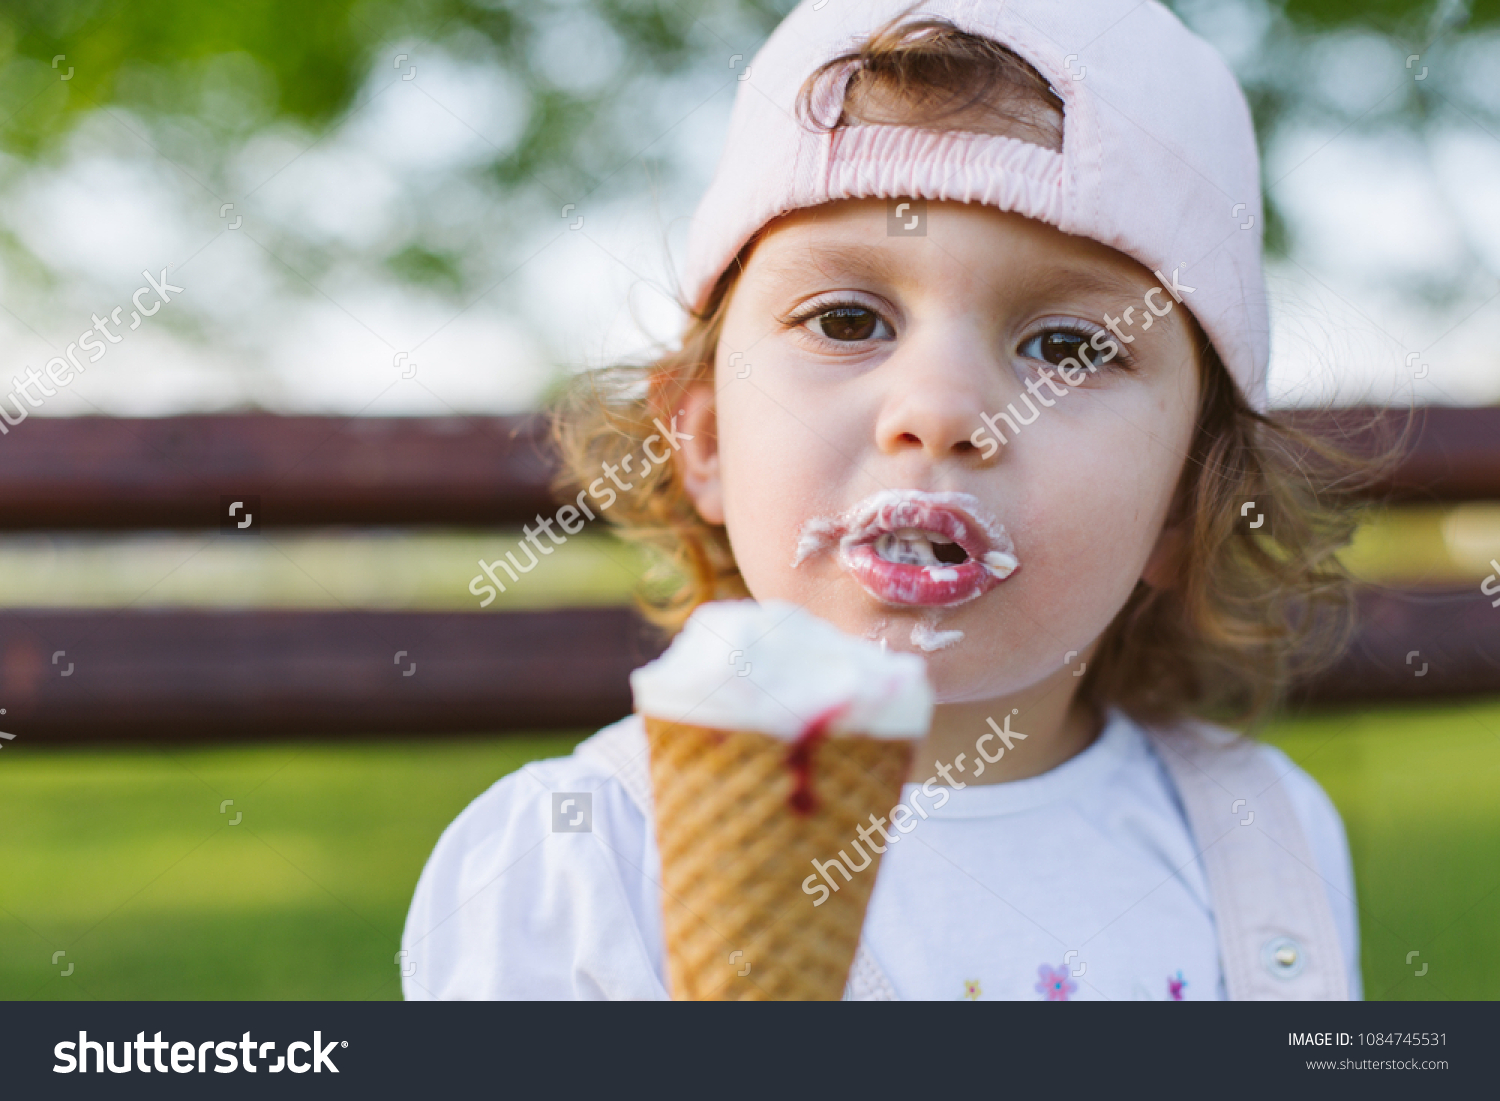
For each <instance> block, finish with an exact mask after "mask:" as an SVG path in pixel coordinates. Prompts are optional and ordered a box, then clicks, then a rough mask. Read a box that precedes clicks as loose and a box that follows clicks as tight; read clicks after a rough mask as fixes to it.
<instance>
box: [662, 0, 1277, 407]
mask: <svg viewBox="0 0 1500 1101" xmlns="http://www.w3.org/2000/svg"><path fill="white" fill-rule="evenodd" d="M903 14H904V15H906V16H907V17H909V18H912V19H919V18H938V19H945V20H947V21H948V22H950V23H952V24H953V25H954V26H956V27H957V28H958V29H959V30H961V31H965V32H967V33H969V34H974V35H981V36H983V37H986V38H990V39H993V40H995V41H996V42H999V43H1001V44H1002V45H1004V46H1007V47H1009V48H1010V49H1011V50H1013V51H1014V52H1015V53H1016V54H1017V55H1019V56H1020V57H1021V58H1023V59H1024V60H1026V61H1027V62H1029V63H1030V64H1031V65H1032V67H1034V68H1035V69H1036V70H1037V71H1038V72H1039V73H1041V74H1042V76H1043V77H1044V78H1045V79H1046V80H1047V81H1048V83H1050V84H1051V86H1052V90H1053V91H1054V92H1056V93H1057V95H1058V97H1059V98H1060V99H1061V100H1062V101H1063V142H1062V152H1061V153H1060V154H1059V153H1054V152H1052V151H1051V150H1050V149H1045V148H1043V147H1042V146H1039V145H1033V144H1031V143H1028V142H1024V141H1019V140H1017V139H1015V138H1010V137H1002V136H997V135H991V134H974V133H966V132H961V131H946V132H944V131H935V130H923V129H919V128H916V127H903V126H884V125H854V126H847V127H840V128H838V129H832V130H825V129H821V128H816V127H813V126H810V125H808V123H807V121H805V120H804V118H802V117H801V116H799V114H798V110H797V99H798V95H799V93H800V92H801V89H802V86H803V83H804V82H805V81H806V80H807V78H808V77H809V76H811V75H812V74H813V73H814V72H815V71H816V70H817V69H818V68H819V67H821V66H822V65H823V64H825V63H826V62H828V61H831V60H832V59H833V58H835V57H838V56H839V55H841V54H843V53H846V52H847V51H849V50H851V49H853V48H855V47H856V46H857V45H858V44H859V43H861V42H863V41H864V40H865V39H867V38H868V37H869V36H870V35H871V34H872V33H873V32H875V31H877V30H879V29H880V28H881V27H883V26H884V25H885V24H887V23H888V22H890V21H891V20H892V19H894V18H896V17H897V16H900V15H903ZM852 71H853V67H852V66H849V67H846V68H845V69H844V70H843V71H842V72H841V73H836V74H835V78H834V79H830V80H825V81H823V82H821V83H820V85H819V87H818V89H817V93H816V94H815V96H814V97H813V99H812V101H811V103H810V105H809V106H810V107H811V110H812V113H813V115H814V117H815V118H817V119H819V120H822V121H825V122H830V123H831V122H832V121H834V120H836V119H837V118H838V115H839V113H840V110H841V108H842V104H843V96H844V88H845V85H846V84H847V83H848V79H849V76H850V75H851V74H852ZM742 77H743V79H742V81H741V84H740V88H739V93H738V95H737V97H736V99H735V104H734V112H733V114H732V116H731V118H730V124H729V133H728V136H727V139H726V142H725V146H724V153H723V155H722V157H721V158H720V161H719V166H718V171H717V172H716V173H715V175H714V178H713V182H712V183H711V184H710V185H709V188H708V191H707V193H706V194H705V195H704V197H703V200H702V202H701V203H700V204H699V206H698V210H697V213H696V215H695V216H694V219H693V224H692V229H691V233H690V236H689V241H688V255H687V265H686V268H685V271H684V273H683V291H684V293H685V295H686V297H687V300H688V302H689V304H691V305H692V306H693V307H694V308H695V309H699V310H701V309H702V308H703V307H704V305H705V303H706V300H707V298H708V296H709V294H710V293H711V292H712V290H713V287H714V284H715V283H716V282H717V281H718V279H719V276H720V275H722V274H723V272H724V269H725V268H727V267H728V266H729V264H730V263H731V262H732V261H733V260H734V258H735V256H736V255H738V254H739V251H740V250H741V249H742V248H743V247H744V245H745V243H746V242H747V241H749V240H750V238H751V237H753V236H754V235H755V233H756V232H757V231H759V230H760V229H761V228H762V227H763V226H765V225H766V223H768V222H770V221H771V220H772V219H774V218H776V217H779V216H780V215H782V214H785V213H787V212H788V211H791V210H798V209H801V208H804V207H810V206H817V205H818V204H820V203H825V202H829V201H832V200H835V199H864V198H898V197H899V198H912V199H929V200H942V199H947V200H953V201H956V202H965V203H985V204H987V205H989V206H993V207H996V208H997V209H999V210H1006V211H1013V212H1015V213H1017V214H1022V215H1024V216H1026V217H1028V218H1035V219H1036V220H1037V221H1040V222H1045V223H1047V224H1048V225H1052V226H1056V227H1057V228H1058V229H1060V230H1062V231H1063V232H1065V233H1072V234H1076V235H1078V236H1081V237H1089V238H1092V239H1093V240H1096V241H1100V242H1103V243H1104V244H1106V245H1109V246H1110V247H1112V248H1115V249H1118V250H1119V251H1120V252H1123V253H1124V254H1125V255H1127V256H1130V257H1132V258H1133V259H1135V260H1137V261H1138V262H1140V263H1141V264H1143V265H1145V266H1146V267H1147V268H1148V269H1150V270H1151V271H1153V272H1156V273H1157V275H1158V278H1159V279H1161V280H1162V282H1163V284H1164V285H1165V286H1166V287H1167V288H1168V289H1169V290H1172V291H1173V294H1174V297H1177V298H1178V300H1179V301H1181V302H1183V303H1184V304H1185V305H1186V306H1187V307H1188V308H1189V309H1190V310H1191V311H1192V313H1193V316H1194V317H1196V318H1197V320H1198V323H1199V324H1200V325H1202V326H1203V329H1204V331H1205V332H1206V333H1207V334H1208V337H1209V339H1210V340H1212V341H1213V345H1214V348H1215V349H1216V350H1217V351H1218V353H1219V356H1220V358H1221V359H1222V360H1223V361H1224V364H1225V366H1226V367H1227V368H1228V369H1229V373H1230V375H1231V376H1232V377H1233V378H1234V379H1235V381H1236V382H1237V383H1238V385H1239V387H1240V389H1241V391H1242V392H1243V394H1244V395H1245V397H1246V399H1247V400H1248V401H1249V403H1250V404H1251V405H1252V406H1253V407H1254V408H1256V409H1264V408H1265V406H1266V362H1267V359H1268V356H1269V343H1270V341H1269V335H1270V334H1269V327H1270V325H1269V318H1268V314H1267V309H1266V290H1265V277H1264V274H1263V273H1262V271H1261V235H1260V225H1261V220H1262V219H1261V200H1260V173H1259V160H1258V157H1257V154H1256V148H1255V132H1254V129H1253V127H1252V125H1251V120H1250V110H1249V107H1248V106H1247V105H1246V103H1245V97H1244V95H1243V94H1242V93H1241V91H1240V88H1239V85H1238V84H1237V83H1236V82H1235V79H1234V76H1233V74H1232V73H1230V71H1229V69H1228V67H1227V66H1226V65H1225V64H1224V61H1223V59H1221V58H1220V57H1219V55H1218V54H1217V53H1215V52H1214V50H1213V48H1212V47H1210V46H1209V45H1208V44H1207V43H1206V42H1204V41H1203V40H1202V39H1200V38H1198V37H1197V36H1196V35H1194V34H1193V33H1192V32H1191V31H1189V30H1188V29H1187V28H1186V27H1184V26H1183V25H1182V23H1180V22H1179V21H1178V19H1177V17H1176V16H1174V15H1173V14H1172V13H1171V12H1169V11H1167V10H1166V8H1164V7H1162V6H1161V5H1160V4H1159V3H1156V2H1155V0H1147V2H1145V3H1140V2H1138V0H931V2H929V3H925V4H921V5H919V6H916V7H913V6H912V5H911V2H910V0H804V2H803V3H802V4H800V5H799V6H798V7H797V8H796V10H794V11H793V12H792V13H791V14H790V15H789V16H787V18H786V19H785V20H784V21H783V22H782V24H781V25H780V26H779V27H777V28H776V31H775V32H774V33H773V34H772V35H771V37H770V39H769V40H768V41H767V42H766V44H765V46H763V47H762V48H761V50H760V52H759V53H758V54H756V56H755V59H754V60H753V61H752V62H751V63H750V66H749V69H748V72H746V73H743V74H742Z"/></svg>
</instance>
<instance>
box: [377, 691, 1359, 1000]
mask: <svg viewBox="0 0 1500 1101" xmlns="http://www.w3.org/2000/svg"><path fill="white" fill-rule="evenodd" d="M623 723H624V724H626V725H627V726H629V727H632V728H633V729H632V733H633V734H634V736H635V737H638V738H639V739H640V744H641V747H642V752H643V753H644V747H645V740H644V733H643V732H641V731H640V729H639V720H637V719H635V718H633V717H632V718H629V719H626V720H623ZM1259 752H1261V753H1263V754H1266V755H1268V757H1269V763H1270V764H1272V765H1273V766H1274V768H1275V770H1276V772H1277V774H1279V775H1281V776H1282V777H1283V779H1282V784H1283V785H1284V787H1285V789H1286V792H1287V795H1288V797H1289V798H1290V800H1291V803H1292V806H1293V807H1294V809H1295V811H1296V813H1297V817H1298V821H1299V822H1300V823H1301V825H1302V827H1303V830H1304V832H1305V833H1306V835H1307V840H1308V844H1309V846H1310V847H1311V849H1312V852H1313V855H1314V858H1315V860H1316V861H1317V864H1318V870H1319V872H1320V874H1321V876H1322V878H1323V880H1324V882H1325V884H1326V885H1327V890H1328V897H1329V902H1330V904H1331V906H1332V910H1333V915H1334V921H1335V925H1336V926H1337V929H1338V934H1339V940H1340V944H1341V947H1342V949H1343V953H1344V959H1345V962H1346V964H1347V966H1348V972H1349V990H1350V996H1351V997H1352V998H1358V997H1360V994H1361V983H1360V972H1359V933H1358V925H1357V923H1356V920H1355V901H1354V876H1353V871H1352V869H1351V867H1350V864H1349V852H1348V844H1347V842H1346V840H1345V837H1344V829H1343V824H1342V822H1341V821H1340V820H1339V816H1338V812H1337V811H1336V810H1335V809H1334V807H1333V804H1332V803H1331V802H1330V801H1329V799H1328V796H1327V795H1325V794H1324V792H1323V790H1322V788H1320V787H1319V786H1318V784H1317V782H1316V781H1315V780H1313V779H1312V777H1310V776H1308V775H1307V773H1305V772H1303V771H1302V770H1301V769H1300V768H1298V767H1297V766H1296V765H1294V764H1293V763H1292V762H1291V760H1290V759H1289V758H1287V756H1286V755H1285V754H1284V753H1282V752H1281V751H1280V750H1278V749H1276V748H1274V747H1272V746H1267V745H1262V746H1260V747H1259ZM954 776H955V779H957V780H960V781H961V780H962V774H961V773H955V774H954ZM914 790H915V786H914V785H907V787H906V789H905V790H904V791H903V801H905V802H907V803H911V801H912V800H911V796H912V794H913V791H914ZM940 790H946V791H947V793H948V795H949V798H948V799H947V801H946V802H945V803H944V802H943V801H942V799H941V797H940V796H939V798H938V799H937V800H933V799H929V798H926V797H925V796H920V795H919V796H918V797H917V801H918V802H919V803H920V805H921V806H922V807H923V808H924V809H926V810H927V811H928V814H929V817H928V818H926V819H921V820H918V822H917V824H916V825H915V827H914V828H912V830H911V832H910V833H908V834H906V835H904V836H901V835H893V836H901V839H900V841H899V843H897V844H894V845H891V846H889V850H888V851H887V852H886V854H885V856H884V857H883V858H882V863H881V865H880V870H879V878H878V879H877V881H876V887H875V891H874V894H873V896H872V897H871V900H870V907H869V911H868V913H867V914H866V917H865V927H864V934H863V937H864V947H865V949H866V950H867V951H868V952H869V953H870V954H871V955H872V956H873V958H874V960H875V961H876V962H877V963H878V964H879V966H880V967H881V969H882V970H883V971H884V972H885V975H886V977H887V978H888V979H889V981H890V984H891V987H892V988H893V990H894V992H895V994H896V995H897V996H898V997H901V998H908V999H938V1000H951V999H960V998H965V997H968V998H975V999H977V998H989V999H994V998H1002V999H1023V1000H1040V999H1043V998H1052V999H1054V1000H1072V1001H1081V1000H1089V999H1111V1000H1122V999H1123V1000H1155V1001H1165V1000H1200V999H1222V998H1224V997H1225V990H1224V981H1223V976H1222V973H1221V970H1220V966H1219V950H1218V942H1217V937H1216V934H1215V929H1214V920H1213V912H1212V909H1211V906H1210V900H1209V893H1208V887H1207V884H1206V881H1205V878H1204V873H1203V868H1202V865H1201V863H1200V862H1199V860H1198V857H1197V855H1196V853H1197V850H1196V847H1195V846H1194V844H1193V838H1192V835H1191V832H1190V831H1189V827H1188V823H1187V819H1186V817H1185V816H1184V812H1183V810H1182V806H1181V803H1180V802H1179V800H1178V797H1177V793H1176V790H1175V788H1174V787H1173V785H1172V782H1171V780H1170V778H1169V777H1168V775H1167V773H1166V771H1165V768H1164V766H1163V765H1162V763H1161V762H1160V760H1159V759H1158V758H1157V755H1156V751H1155V749H1154V748H1153V747H1152V745H1151V742H1150V740H1149V738H1148V736H1147V735H1146V734H1145V732H1144V731H1142V730H1141V729H1140V728H1139V727H1138V726H1137V725H1136V724H1135V723H1134V722H1133V721H1132V720H1131V719H1130V718H1128V717H1127V716H1126V715H1124V714H1123V713H1122V712H1119V711H1111V712H1110V714H1109V718H1108V721H1107V722H1106V724H1105V728H1104V730H1103V732H1102V733H1101V734H1100V736H1099V737H1098V738H1097V739H1096V740H1095V741H1094V743H1093V744H1092V745H1090V746H1089V747H1088V748H1087V749H1085V750H1084V751H1083V752H1082V753H1079V754H1078V755H1077V756H1075V757H1072V758H1070V759H1069V760H1067V761H1065V762H1063V763H1062V764H1061V765H1058V766H1057V767H1056V768H1054V769H1052V770H1051V771H1050V772H1046V773H1044V774H1042V775H1040V776H1035V777H1031V778H1029V779H1025V780H1016V781H1012V782H1009V783H1002V784H989V785H984V786H974V785H969V786H967V787H965V788H963V789H962V790H949V789H946V788H942V789H940ZM554 793H559V796H558V800H557V802H558V803H561V801H562V800H564V799H567V798H569V796H568V795H565V794H562V793H587V794H588V795H589V796H590V799H589V800H588V802H589V803H591V811H592V822H591V829H589V830H588V832H555V831H554V828H553V826H554V821H557V822H559V823H563V824H567V823H571V822H574V821H576V820H577V819H578V818H579V813H580V810H581V809H583V805H584V800H582V799H579V798H577V794H575V795H574V796H572V797H573V798H574V803H573V804H571V805H569V806H568V807H566V808H565V810H564V812H563V813H562V814H561V815H559V814H558V813H557V812H556V811H555V809H554V798H553V795H554ZM937 803H942V805H941V806H938V805H936V804H937ZM582 825H583V824H582V823H581V824H580V827H577V828H581V826H582ZM660 866H661V865H660V858H659V856H658V854H657V849H656V841H655V834H654V830H653V829H652V828H651V823H650V822H649V821H648V820H647V818H646V816H645V815H644V814H643V812H642V811H641V810H640V809H639V808H638V807H637V806H636V804H635V802H634V801H633V800H632V799H631V797H630V796H629V794H627V792H626V791H625V788H624V786H623V785H622V784H621V782H620V780H619V778H618V777H617V776H615V775H614V770H613V769H612V768H611V766H610V765H609V764H608V763H607V762H606V761H605V760H603V759H602V758H601V757H600V756H598V755H597V754H591V753H589V752H587V751H586V750H584V751H580V752H577V753H574V754H573V755H572V756H570V757H564V758H558V759H554V760H547V761H537V762H533V763H532V764H529V765H526V766H524V767H523V768H521V769H519V770H518V771H517V772H515V773H513V774H511V775H510V776H507V777H505V778H504V779H503V780H501V781H499V782H498V783H496V784H495V785H494V786H493V787H491V788H490V789H489V790H488V791H486V792H485V793H484V794H483V795H481V796H480V797H479V798H477V799H476V800H474V802H473V803H471V804H470V805H469V807H468V808H467V809H466V810H465V811H464V812H463V813H462V814H461V815H459V816H458V818H457V819H456V820H455V821H454V822H453V824H452V825H451V826H449V827H448V829H447V830H446V831H445V832H444V833H443V836H442V838H441V839H440V840H439V841H438V844H437V847H436V848H435V849H434V850H433V854H432V856H431V858H430V859H429V860H428V862H427V866H426V868H425V869H424V870H423V872H422V877H421V880H420V881H419V882H418V884H417V890H416V896H415V897H414V898H413V900H412V907H411V912H410V914H409V915H408V916H407V920H406V930H405V933H404V934H403V937H402V948H403V949H404V951H405V952H406V955H405V956H404V957H401V960H402V964H403V966H402V972H403V980H402V986H403V989H404V991H405V995H406V997H407V998H408V999H412V1000H422V999H431V998H482V999H495V998H521V999H550V998H666V997H667V996H668V995H667V988H666V985H665V982H666V971H665V953H664V949H663V944H662V932H661V901H660V895H659V888H658V886H657V884H658V881H659V879H660V874H659V873H660ZM809 871H811V869H809ZM835 874H837V873H835Z"/></svg>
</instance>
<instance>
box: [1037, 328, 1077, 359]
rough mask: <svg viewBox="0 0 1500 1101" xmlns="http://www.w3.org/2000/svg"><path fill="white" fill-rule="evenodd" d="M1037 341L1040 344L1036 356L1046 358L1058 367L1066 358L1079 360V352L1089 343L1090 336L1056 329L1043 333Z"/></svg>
mask: <svg viewBox="0 0 1500 1101" xmlns="http://www.w3.org/2000/svg"><path fill="white" fill-rule="evenodd" d="M1035 343H1037V344H1038V345H1039V347H1038V349H1037V351H1038V355H1037V356H1036V358H1037V359H1041V360H1045V361H1046V362H1048V363H1050V364H1052V365H1053V366H1054V367H1056V366H1059V365H1061V363H1062V362H1063V360H1065V359H1070V358H1071V359H1072V360H1073V361H1074V362H1075V363H1076V362H1079V361H1080V358H1079V352H1080V350H1081V349H1082V348H1083V346H1084V345H1085V344H1087V343H1088V338H1087V337H1084V336H1080V335H1079V334H1078V333H1070V332H1066V331H1060V330H1057V329H1054V330H1052V331H1051V332H1046V333H1043V334H1042V335H1041V337H1040V338H1038V340H1037V341H1036V342H1035Z"/></svg>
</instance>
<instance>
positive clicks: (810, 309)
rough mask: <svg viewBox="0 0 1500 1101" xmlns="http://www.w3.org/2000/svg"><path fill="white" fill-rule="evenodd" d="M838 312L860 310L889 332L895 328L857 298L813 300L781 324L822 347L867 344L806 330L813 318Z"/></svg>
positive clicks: (881, 315)
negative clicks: (799, 332)
mask: <svg viewBox="0 0 1500 1101" xmlns="http://www.w3.org/2000/svg"><path fill="white" fill-rule="evenodd" d="M838 310H860V311H863V312H865V313H871V314H874V315H875V317H876V319H877V320H878V321H879V322H880V324H882V325H884V326H885V327H886V328H887V329H889V330H890V331H891V332H893V333H894V332H895V329H896V326H895V325H893V324H891V322H890V320H889V319H888V318H887V317H886V316H885V314H884V313H882V312H881V311H880V310H879V309H877V308H876V307H874V306H872V305H870V304H869V303H868V302H862V301H860V300H859V299H857V298H833V299H826V298H825V299H816V298H815V299H813V300H812V301H811V302H809V303H807V304H805V305H804V306H802V308H801V309H799V310H797V311H796V312H795V313H793V314H791V315H789V316H788V317H787V318H786V319H785V321H784V322H783V324H785V325H786V327H787V328H789V329H800V330H801V331H802V332H803V333H804V334H805V335H806V336H807V337H808V338H809V339H811V340H815V341H817V342H819V343H821V344H824V345H830V346H834V347H840V348H847V347H849V346H850V345H858V344H864V343H867V342H866V341H860V340H834V339H833V338H832V337H828V336H824V335H823V334H822V333H817V332H813V331H812V330H811V329H809V328H807V323H808V322H809V321H812V320H813V319H814V318H817V317H822V316H824V315H825V314H831V313H834V312H836V311H838ZM872 339H881V338H872Z"/></svg>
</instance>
